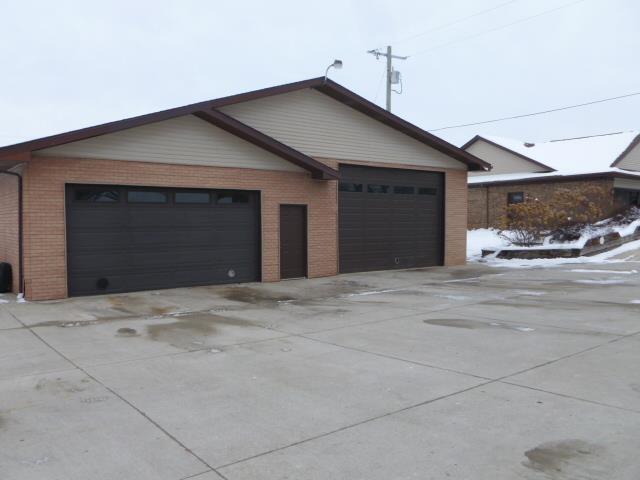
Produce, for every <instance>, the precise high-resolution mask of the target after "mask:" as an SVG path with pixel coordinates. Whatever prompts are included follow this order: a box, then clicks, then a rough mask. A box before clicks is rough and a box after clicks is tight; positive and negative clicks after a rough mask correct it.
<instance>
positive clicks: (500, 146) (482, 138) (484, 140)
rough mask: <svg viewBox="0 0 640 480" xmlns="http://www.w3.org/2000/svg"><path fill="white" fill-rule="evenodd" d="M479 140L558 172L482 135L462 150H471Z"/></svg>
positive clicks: (477, 136) (469, 142) (470, 141)
mask: <svg viewBox="0 0 640 480" xmlns="http://www.w3.org/2000/svg"><path fill="white" fill-rule="evenodd" d="M478 140H482V141H483V142H486V143H488V144H489V145H493V146H494V147H497V148H499V149H500V150H503V151H505V152H509V153H511V154H513V155H515V156H516V157H520V158H521V159H523V160H526V161H527V162H531V163H533V164H534V165H538V166H539V167H542V168H544V169H546V170H548V171H549V172H556V171H557V170H556V169H555V168H551V167H550V166H549V165H545V164H544V163H540V162H538V161H537V160H534V159H533V158H529V157H527V156H526V155H523V154H521V153H518V152H516V151H515V150H511V149H510V148H507V147H505V146H504V145H500V144H499V143H496V142H492V141H491V140H489V139H488V138H485V137H483V136H482V135H476V136H475V137H473V138H472V139H471V140H469V141H468V142H467V143H465V144H464V145H462V146H461V147H460V148H461V149H463V150H467V148H469V147H470V146H471V145H473V144H474V143H476V142H477V141H478Z"/></svg>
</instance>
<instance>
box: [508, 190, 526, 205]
mask: <svg viewBox="0 0 640 480" xmlns="http://www.w3.org/2000/svg"><path fill="white" fill-rule="evenodd" d="M522 202H524V192H509V193H507V205H513V204H515V203H522Z"/></svg>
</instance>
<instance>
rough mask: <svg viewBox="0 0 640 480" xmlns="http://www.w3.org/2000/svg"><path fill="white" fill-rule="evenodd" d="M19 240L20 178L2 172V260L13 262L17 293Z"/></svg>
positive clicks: (0, 221) (0, 186)
mask: <svg viewBox="0 0 640 480" xmlns="http://www.w3.org/2000/svg"><path fill="white" fill-rule="evenodd" d="M18 240H19V239H18V178H16V177H15V176H13V175H5V174H0V262H7V263H10V264H11V270H12V273H13V291H14V292H15V293H17V292H18V291H19V288H20V286H19V285H18V278H19V257H18Z"/></svg>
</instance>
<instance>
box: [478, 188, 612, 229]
mask: <svg viewBox="0 0 640 480" xmlns="http://www.w3.org/2000/svg"><path fill="white" fill-rule="evenodd" d="M587 185H594V186H598V187H604V188H607V189H610V190H611V196H610V197H609V199H608V200H606V201H605V202H604V203H603V204H602V205H600V207H601V208H602V210H603V211H604V212H605V213H606V214H607V215H608V214H609V213H612V212H613V211H614V196H613V180H612V179H608V178H602V179H591V180H583V181H571V182H549V183H520V184H517V183H513V184H509V185H488V186H478V187H474V186H470V187H469V220H468V228H469V229H473V228H489V227H491V228H500V225H501V222H502V219H503V218H504V216H505V214H506V210H507V194H508V193H509V192H523V193H524V194H525V197H531V198H537V199H539V200H540V201H549V200H551V197H552V196H553V194H554V193H555V192H556V191H558V190H559V189H569V190H571V189H575V188H581V187H585V186H587Z"/></svg>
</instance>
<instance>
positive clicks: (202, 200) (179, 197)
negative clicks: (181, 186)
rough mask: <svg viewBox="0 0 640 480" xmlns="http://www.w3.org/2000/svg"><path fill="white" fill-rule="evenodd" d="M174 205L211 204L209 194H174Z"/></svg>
mask: <svg viewBox="0 0 640 480" xmlns="http://www.w3.org/2000/svg"><path fill="white" fill-rule="evenodd" d="M173 198H174V201H175V203H188V204H208V203H210V202H211V195H210V194H209V192H176V193H175V196H174V197H173Z"/></svg>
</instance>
